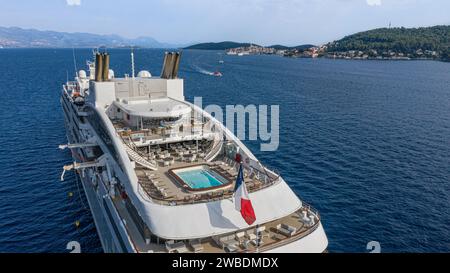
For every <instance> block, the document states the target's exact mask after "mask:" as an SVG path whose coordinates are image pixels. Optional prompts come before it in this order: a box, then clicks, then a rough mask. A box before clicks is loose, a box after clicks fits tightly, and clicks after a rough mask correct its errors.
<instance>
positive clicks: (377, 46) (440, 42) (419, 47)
mask: <svg viewBox="0 0 450 273" xmlns="http://www.w3.org/2000/svg"><path fill="white" fill-rule="evenodd" d="M327 46H328V49H327V51H328V53H332V52H346V51H351V50H358V51H362V52H368V53H369V52H374V51H377V52H378V54H380V53H381V52H388V51H393V52H397V53H403V54H405V56H406V55H408V56H410V57H415V58H416V57H421V54H423V52H425V51H430V52H436V58H439V57H440V58H442V59H445V58H448V54H449V53H448V51H449V48H450V26H434V27H421V28H403V27H402V28H379V29H374V30H369V31H364V32H360V33H356V34H353V35H349V36H347V37H344V38H343V39H341V40H338V41H334V42H331V43H329V44H328V45H327Z"/></svg>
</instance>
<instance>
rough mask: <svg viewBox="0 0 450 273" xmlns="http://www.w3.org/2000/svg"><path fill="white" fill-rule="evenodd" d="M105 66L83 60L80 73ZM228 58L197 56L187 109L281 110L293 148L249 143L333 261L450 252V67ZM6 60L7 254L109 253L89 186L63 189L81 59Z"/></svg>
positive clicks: (61, 55)
mask: <svg viewBox="0 0 450 273" xmlns="http://www.w3.org/2000/svg"><path fill="white" fill-rule="evenodd" d="M109 52H110V53H111V55H112V57H111V66H112V68H113V69H114V70H115V72H116V75H123V74H124V73H128V74H129V73H130V71H129V70H130V52H129V51H128V50H109ZM162 54H163V50H136V51H135V55H136V65H137V67H136V70H138V71H139V70H142V69H147V70H149V71H150V72H151V73H152V74H154V75H159V73H160V71H161V65H162ZM91 55H92V53H91V51H90V50H77V51H76V56H77V64H78V67H82V66H83V67H84V64H85V60H86V59H88V58H90V57H91ZM220 58H221V57H220V56H219V55H218V53H217V52H214V51H212V52H209V51H184V53H183V57H182V62H181V71H180V76H181V77H183V78H184V79H185V95H186V98H187V99H188V100H190V101H192V100H193V98H194V96H203V101H204V104H205V105H206V104H218V105H220V106H225V105H228V104H243V105H247V104H257V105H260V104H269V105H271V104H277V105H280V123H281V124H280V147H279V149H278V150H277V151H275V152H261V151H260V150H259V142H257V141H245V144H246V145H247V146H248V147H249V148H250V149H251V150H252V151H253V152H254V154H255V155H256V156H257V157H258V159H260V160H261V162H263V163H264V164H266V165H268V166H269V167H270V168H274V169H276V170H277V171H278V172H280V173H281V174H282V175H283V178H284V179H285V180H286V181H287V183H288V184H289V185H290V186H291V187H292V189H293V190H294V192H295V193H296V194H298V195H299V196H300V197H301V198H303V199H304V200H305V201H307V202H308V203H311V204H312V205H313V206H315V207H316V208H318V209H319V211H320V213H321V216H322V220H323V225H324V227H325V230H326V232H327V235H328V239H329V242H330V244H329V250H330V252H366V251H367V250H366V245H367V243H368V242H369V241H378V242H380V244H381V248H382V249H381V250H382V251H383V252H450V229H449V227H450V88H449V86H450V64H448V63H441V62H429V61H411V62H405V61H399V62H395V61H392V62H391V61H345V60H326V59H317V60H312V59H288V58H282V57H277V56H245V57H238V56H223V58H224V61H225V63H224V64H218V61H219V59H220ZM0 60H1V61H0V75H1V76H0V96H1V99H0V116H1V119H0V125H1V126H0V128H2V133H1V134H0V147H2V148H1V152H0V166H1V168H0V211H1V213H0V252H67V250H66V245H67V243H68V242H69V241H78V242H80V244H81V250H82V251H83V252H101V246H100V241H99V239H98V237H97V234H96V230H95V226H94V223H93V221H92V217H91V215H90V212H89V210H87V209H86V205H87V202H86V200H85V199H84V196H83V194H82V192H81V194H80V191H79V184H78V186H77V183H76V180H75V177H74V176H73V174H72V173H68V174H67V175H66V181H65V182H63V183H61V182H60V181H59V176H60V175H61V171H62V166H63V165H64V164H68V163H69V162H70V161H71V156H70V154H69V153H68V152H61V151H59V150H58V148H57V147H58V145H59V144H62V143H65V142H66V137H65V131H64V124H63V116H62V110H61V106H60V104H59V94H60V89H61V84H62V83H63V82H65V81H66V78H67V74H69V76H70V77H72V76H73V74H74V73H73V62H72V50H71V49H69V50H53V49H41V50H35V49H20V50H9V49H2V50H0ZM215 70H220V71H221V72H222V73H223V77H221V78H218V77H212V76H210V75H208V72H211V71H215ZM69 193H73V197H70V196H69ZM75 221H80V227H79V228H76V227H75V225H74V223H75Z"/></svg>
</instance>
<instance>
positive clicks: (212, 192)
mask: <svg viewBox="0 0 450 273" xmlns="http://www.w3.org/2000/svg"><path fill="white" fill-rule="evenodd" d="M131 55H132V58H131V59H132V71H131V74H130V75H124V76H123V77H115V75H114V71H113V70H111V69H110V55H109V54H107V53H100V52H95V54H94V59H93V60H92V61H88V63H87V64H88V70H87V71H84V70H80V71H78V72H77V74H76V77H75V79H74V80H73V81H68V82H66V83H65V84H64V85H63V88H62V94H61V105H62V109H63V111H64V119H65V127H66V131H67V140H68V143H67V144H63V145H61V146H60V148H61V149H67V150H69V151H71V154H72V157H73V162H72V163H71V164H69V165H66V166H64V171H63V174H62V177H61V179H64V173H65V172H66V171H74V172H75V173H76V175H75V177H76V178H77V183H80V184H82V187H83V189H84V192H85V195H86V199H87V201H88V203H89V208H90V210H91V213H92V216H93V219H94V222H95V226H96V230H97V232H98V235H99V238H100V241H101V244H102V247H103V250H104V251H105V252H107V253H259V252H261V253H263V252H265V253H322V252H326V250H327V246H328V239H327V236H326V234H325V231H324V229H323V226H322V223H321V218H320V214H319V212H318V211H317V210H315V209H314V208H313V207H312V206H310V205H308V204H307V203H305V202H303V201H302V200H300V198H299V197H298V196H297V195H296V194H295V193H294V192H293V191H292V190H291V188H290V187H289V186H288V184H287V183H286V182H285V181H284V180H283V178H282V177H281V176H280V175H279V174H277V172H275V171H273V170H270V169H269V168H267V167H265V166H264V165H263V164H262V163H261V162H260V161H258V159H257V158H256V157H255V156H254V155H253V154H252V152H251V151H250V150H249V149H248V148H247V147H246V146H245V145H244V144H243V143H242V142H241V141H240V140H239V139H238V138H236V137H235V136H234V135H233V134H232V133H231V132H230V130H228V129H227V128H226V127H225V126H224V125H223V124H222V123H221V122H219V121H218V120H217V119H215V118H214V117H213V116H211V115H210V114H208V113H207V112H206V111H204V110H203V109H201V108H200V107H197V106H196V105H194V104H192V103H190V102H188V101H186V100H185V97H184V91H183V88H184V84H183V79H181V78H179V77H178V68H179V64H180V57H181V55H180V53H178V52H166V53H165V55H164V56H162V57H163V58H164V62H163V67H162V72H161V75H160V76H152V74H151V73H150V72H149V71H140V72H139V73H137V75H135V71H134V57H133V54H131ZM237 158H239V159H240V160H239V161H237V160H236V159H237ZM238 176H239V177H242V180H241V184H243V185H244V186H245V188H246V190H247V194H248V197H249V199H250V200H251V204H252V206H253V209H254V214H255V219H254V221H252V222H251V223H250V224H249V222H248V221H246V220H245V219H244V218H243V216H242V214H241V212H240V211H238V210H237V209H236V206H235V198H234V197H235V192H236V191H235V184H236V183H237V181H238V180H237V177H238Z"/></svg>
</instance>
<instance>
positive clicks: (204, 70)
mask: <svg viewBox="0 0 450 273" xmlns="http://www.w3.org/2000/svg"><path fill="white" fill-rule="evenodd" d="M192 67H193V68H194V70H195V71H197V72H198V73H201V74H204V75H209V76H214V72H213V71H208V70H206V69H203V68H201V67H199V66H197V65H193V66H192Z"/></svg>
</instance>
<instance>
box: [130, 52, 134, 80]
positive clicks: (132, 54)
mask: <svg viewBox="0 0 450 273" xmlns="http://www.w3.org/2000/svg"><path fill="white" fill-rule="evenodd" d="M134 75H135V71H134V52H133V47H132V48H131V76H132V78H133V79H134Z"/></svg>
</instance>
